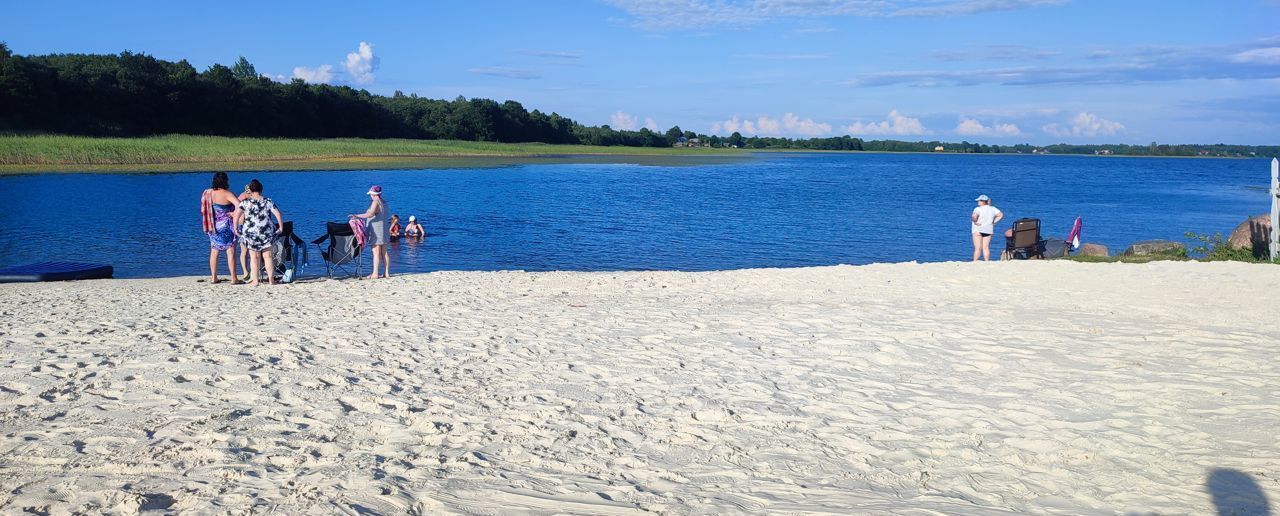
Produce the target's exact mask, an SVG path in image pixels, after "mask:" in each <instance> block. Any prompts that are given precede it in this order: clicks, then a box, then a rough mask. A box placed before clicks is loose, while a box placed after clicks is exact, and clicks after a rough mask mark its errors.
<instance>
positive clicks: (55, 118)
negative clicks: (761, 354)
mask: <svg viewBox="0 0 1280 516" xmlns="http://www.w3.org/2000/svg"><path fill="white" fill-rule="evenodd" d="M0 133H60V134H77V135H90V136H147V135H155V134H198V135H216V136H253V137H280V138H336V137H357V138H415V139H449V140H468V141H496V142H543V143H553V144H556V143H581V144H587V145H604V146H614V145H620V146H631V147H671V146H683V145H688V146H711V147H737V148H746V149H797V150H832V151H882V152H934V151H936V149H937V148H938V147H942V148H943V149H945V150H946V151H948V152H972V153H1017V152H1022V153H1031V152H1042V151H1047V152H1050V153H1055V154H1094V153H1103V152H1104V151H1105V153H1107V154H1125V155H1138V154H1141V155H1166V156H1195V155H1243V156H1248V155H1257V156H1277V155H1280V146H1240V145H1236V146H1230V145H1221V144H1219V145H1216V146H1207V145H1175V146H1170V145H1157V144H1155V143H1152V144H1151V145H1150V146H1139V145H1066V144H1061V145H1051V146H1048V147H1033V146H1031V145H1025V144H1023V145H1012V146H1004V145H982V144H975V143H969V142H960V143H947V142H940V141H928V142H926V141H919V142H905V141H896V140H871V141H865V140H862V139H861V138H854V137H850V136H847V135H846V136H836V137H830V138H807V139H791V138H778V137H761V136H751V137H744V136H743V135H741V134H739V133H737V132H735V133H733V134H731V135H729V136H727V137H721V136H719V135H706V134H700V133H696V132H694V131H684V130H681V129H680V127H679V126H676V127H672V128H671V129H668V130H667V131H665V132H658V131H652V130H650V129H647V128H644V129H640V130H638V131H631V130H617V129H614V128H611V127H609V126H608V125H601V126H586V125H583V124H580V123H578V122H576V121H574V120H572V119H570V118H567V117H564V116H561V115H559V114H558V113H554V112H552V113H550V114H548V113H544V112H542V111H539V110H537V109H534V110H532V111H529V110H527V109H526V108H525V107H524V106H523V105H521V104H520V103H519V102H516V101H513V100H508V101H505V102H502V103H498V102H497V101H494V100H490V99H483V98H471V99H467V98H464V97H461V96H459V97H457V98H455V99H453V100H440V99H429V98H425V97H419V96H417V95H405V94H403V93H401V92H399V91H397V92H395V94H394V95H391V96H383V95H375V94H372V93H369V92H368V91H366V90H357V89H354V88H351V87H348V86H332V85H327V84H307V83H306V82H304V81H302V80H301V79H293V80H292V81H289V82H277V81H274V80H272V79H270V78H268V77H265V76H263V75H261V74H259V73H258V72H257V70H256V69H255V68H254V66H253V64H251V63H250V62H249V61H248V60H247V59H245V58H244V57H241V58H240V59H239V60H238V61H237V62H236V63H235V64H233V65H232V66H225V65H221V64H215V65H213V66H210V67H209V68H208V69H206V70H204V71H197V70H196V69H195V67H193V66H192V65H191V64H190V63H188V62H187V61H186V60H181V61H177V62H173V61H166V60H163V59H156V58H155V57H152V56H149V55H146V54H141V53H134V52H122V53H120V54H52V55H33V56H22V55H14V54H13V53H12V52H10V50H9V48H8V46H7V45H5V44H4V43H2V42H0Z"/></svg>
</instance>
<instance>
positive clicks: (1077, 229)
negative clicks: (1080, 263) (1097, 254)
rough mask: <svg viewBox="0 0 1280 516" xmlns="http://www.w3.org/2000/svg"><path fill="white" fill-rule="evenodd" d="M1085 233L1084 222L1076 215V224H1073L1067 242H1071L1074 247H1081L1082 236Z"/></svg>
mask: <svg viewBox="0 0 1280 516" xmlns="http://www.w3.org/2000/svg"><path fill="white" fill-rule="evenodd" d="M1083 235H1084V222H1083V221H1082V220H1080V217H1076V222H1075V224H1072V225H1071V233H1069V234H1067V243H1068V244H1071V248H1072V249H1076V248H1079V247H1080V237H1081V236H1083Z"/></svg>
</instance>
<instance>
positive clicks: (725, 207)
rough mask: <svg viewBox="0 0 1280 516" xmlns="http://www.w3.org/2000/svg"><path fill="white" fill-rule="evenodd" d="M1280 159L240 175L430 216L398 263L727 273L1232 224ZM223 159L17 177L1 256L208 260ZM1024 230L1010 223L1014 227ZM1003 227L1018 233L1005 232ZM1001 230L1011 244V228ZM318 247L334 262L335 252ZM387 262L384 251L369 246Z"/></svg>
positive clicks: (337, 204)
mask: <svg viewBox="0 0 1280 516" xmlns="http://www.w3.org/2000/svg"><path fill="white" fill-rule="evenodd" d="M1267 167H1268V163H1267V162H1266V161H1265V160H1225V159H1123V158H1117V159H1099V158H1091V157H1071V156H985V155H983V156H979V155H931V154H834V153H832V154H788V155H782V154H763V155H759V156H758V157H757V158H756V159H753V160H749V161H745V162H742V161H737V162H716V161H712V162H706V163H701V164H698V165H693V166H655V165H644V166H641V165H630V164H611V163H559V164H525V165H514V166H506V167H494V168H480V169H422V170H374V171H342V172H258V173H231V174H230V175H231V183H232V189H233V190H235V191H239V189H240V188H241V187H242V186H243V185H244V184H245V183H247V182H248V181H249V179H252V178H255V177H256V178H258V179H260V180H261V181H262V182H263V184H264V185H265V187H266V191H265V192H264V193H265V194H266V195H267V196H268V197H271V198H273V199H274V200H275V201H276V202H277V203H278V204H279V206H280V207H281V209H282V211H283V212H284V215H285V218H286V219H289V220H293V221H294V222H295V227H296V231H297V233H298V234H299V236H301V237H302V238H303V239H304V240H307V241H308V242H309V241H310V240H312V239H314V238H316V237H317V236H319V235H320V234H321V233H323V228H324V222H325V221H330V220H332V221H342V220H345V216H346V214H348V213H353V212H361V211H363V210H364V209H366V208H367V207H368V202H369V201H368V197H366V196H365V195H364V192H365V191H366V190H367V189H368V187H369V186H370V185H372V184H378V185H381V186H382V187H383V188H384V190H385V191H386V193H387V200H388V203H389V205H390V208H391V211H392V212H393V213H396V214H398V215H400V218H401V220H407V219H408V217H409V216H410V215H416V216H417V218H418V220H419V221H421V222H422V224H423V226H424V227H425V228H426V230H427V232H428V236H427V238H426V239H425V240H423V241H421V242H407V241H402V242H398V243H396V244H395V245H393V246H392V248H391V249H390V254H391V258H392V273H393V274H394V273H403V272H419V271H431V270H441V269H464V270H475V269H525V270H616V269H681V270H709V269H730V268H742V267H792V266H806V265H829V264H838V263H853V264H859V263H870V262H882V261H910V260H918V261H940V260H956V259H966V258H967V257H968V255H969V245H970V243H969V234H968V231H969V229H968V215H969V211H970V210H972V208H973V198H974V197H976V196H977V194H979V193H986V194H988V195H991V196H992V197H994V198H995V203H996V205H997V206H999V207H1000V208H1001V209H1002V210H1004V212H1005V214H1006V216H1007V217H1008V218H1007V219H1006V220H1008V221H1012V220H1013V219H1015V218H1018V217H1023V216H1034V217H1039V218H1041V219H1043V221H1044V227H1045V232H1046V233H1047V234H1051V235H1052V234H1058V235H1062V234H1065V233H1066V231H1067V229H1068V228H1069V227H1070V224H1071V222H1072V220H1074V218H1075V217H1076V216H1077V215H1081V216H1083V217H1084V221H1085V240H1086V241H1090V242H1095V243H1102V244H1105V245H1108V246H1110V247H1111V248H1112V250H1113V251H1119V250H1122V249H1123V247H1124V246H1126V245H1128V244H1129V243H1131V242H1133V241H1135V240H1142V239H1149V238H1168V239H1175V240H1181V239H1182V234H1183V233H1184V232H1185V231H1196V232H1202V233H1203V232H1214V231H1224V232H1225V231H1229V230H1230V229H1231V228H1232V227H1234V226H1235V225H1236V224H1237V223H1239V222H1241V221H1243V220H1244V218H1245V217H1246V216H1249V215H1255V214H1258V213H1264V212H1266V211H1267V210H1268V209H1269V204H1268V199H1267V195H1266V191H1265V190H1259V189H1258V188H1257V187H1258V185H1262V184H1265V183H1266V182H1267V181H1269V171H1268V168H1267ZM208 184H209V174H207V173H201V174H136V175H109V174H83V175H80V174H75V175H70V174H68V175H56V174H49V175H28V176H10V177H0V191H3V192H4V193H5V194H6V195H5V197H6V200H7V201H8V203H7V204H8V205H7V207H6V209H5V210H0V266H3V265H13V264H19V263H28V262H34V261H44V260H55V259H57V260H77V261H96V262H107V263H112V264H114V265H115V266H116V271H117V276H120V277H147V276H172V275H202V274H207V265H206V264H207V256H208V254H207V253H208V251H207V249H208V247H207V246H208V242H207V239H206V238H205V237H204V235H203V234H202V233H200V222H199V215H198V210H197V207H198V199H199V195H200V191H201V190H203V189H204V188H206V187H207V186H208ZM1006 227H1007V226H1006ZM997 240H998V239H997ZM997 245H999V242H997ZM312 251H313V252H312V253H311V259H312V262H313V266H312V267H311V268H310V269H309V271H308V272H311V273H314V272H316V270H317V267H318V268H319V269H321V270H322V269H323V266H322V265H320V264H319V262H318V253H315V252H314V249H313V250H312ZM366 259H367V258H366Z"/></svg>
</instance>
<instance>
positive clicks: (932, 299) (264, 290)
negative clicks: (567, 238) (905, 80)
mask: <svg viewBox="0 0 1280 516" xmlns="http://www.w3.org/2000/svg"><path fill="white" fill-rule="evenodd" d="M0 312H2V314H0V513H6V514H7V513H11V512H17V511H20V510H22V509H26V508H30V509H33V510H46V511H49V512H52V513H55V514H65V513H68V512H69V511H86V512H90V513H98V512H112V513H122V514H124V513H132V512H135V511H138V510H140V509H145V508H164V507H168V508H169V509H170V510H189V511H192V512H197V513H222V512H232V513H262V512H272V511H275V512H276V513H280V514H292V513H301V512H308V513H314V512H347V513H352V514H354V513H357V512H360V511H366V510H367V511H375V512H378V513H383V514H397V513H403V512H414V513H421V514H438V513H450V512H455V513H470V514H496V513H502V514H507V513H514V514H521V513H530V514H552V513H591V514H615V513H616V514H622V513H633V512H638V511H640V510H649V511H656V512H660V513H669V514H690V513H691V514H708V513H725V512H729V513H732V512H740V513H761V512H771V513H778V512H783V513H789V512H803V513H823V512H827V513H839V514H867V513H872V514H881V513H904V514H936V513H939V512H940V513H948V514H1005V513H1020V514H1025V513H1031V514H1036V513H1060V514H1113V513H1136V514H1147V513H1160V514H1185V513H1193V514H1205V513H1212V511H1213V510H1214V505H1213V496H1214V495H1215V494H1217V495H1219V497H1220V498H1221V497H1222V495H1223V493H1222V492H1212V491H1214V490H1213V489H1209V488H1207V487H1206V482H1207V479H1208V478H1209V475H1210V474H1211V472H1212V471H1214V470H1215V469H1225V470H1234V471H1235V472H1238V473H1241V474H1243V475H1247V476H1248V477H1243V478H1246V480H1247V479H1248V478H1250V477H1251V478H1252V480H1253V481H1254V482H1256V485H1257V487H1255V488H1253V489H1255V490H1256V489H1260V490H1261V492H1262V493H1265V496H1266V497H1267V498H1269V499H1270V500H1271V502H1270V503H1271V505H1272V507H1273V508H1274V507H1275V506H1277V504H1280V267H1274V266H1260V265H1244V264H1225V263H1215V264H1197V263H1155V264H1148V265H1123V264H1078V263H1063V262H1050V263H1015V264H980V265H971V264H930V265H917V264H898V265H874V266H866V267H830V268H812V269H793V270H748V271H734V272H714V273H698V274H691V273H670V272H655V273H539V274H530V273H521V272H509V273H502V272H498V273H436V274H430V275H420V276H412V277H410V276H405V277H399V278H393V279H391V280H387V281H377V282H370V281H342V282H315V283H308V284H298V285H293V286H278V287H273V288H268V287H265V286H264V287H261V288H259V289H257V290H251V289H249V288H247V287H232V286H229V285H219V286H213V287H211V286H208V285H205V284H203V283H197V282H196V281H195V279H194V278H178V279H166V280H128V281H126V280H115V281H110V280H109V281H93V282H80V283H62V284H38V285H4V286H0ZM1246 484H1247V482H1246ZM1235 487H1241V488H1244V487H1248V486H1247V485H1245V486H1235ZM1219 491H1220V490H1219ZM1247 491H1248V490H1247V489H1245V490H1244V492H1245V494H1246V495H1247ZM1252 500H1254V501H1255V502H1256V501H1257V500H1258V499H1257V498H1256V497H1255V498H1253V499H1252ZM1220 501H1221V500H1220ZM1228 502H1229V503H1237V504H1240V503H1243V504H1248V503H1250V498H1249V497H1248V496H1244V497H1242V498H1237V499H1236V502H1230V501H1228ZM1254 507H1255V508H1257V506H1256V505H1255V506H1254ZM1240 508H1243V509H1248V507H1247V506H1241V507H1240ZM1245 514H1249V513H1247V512H1246V513H1245Z"/></svg>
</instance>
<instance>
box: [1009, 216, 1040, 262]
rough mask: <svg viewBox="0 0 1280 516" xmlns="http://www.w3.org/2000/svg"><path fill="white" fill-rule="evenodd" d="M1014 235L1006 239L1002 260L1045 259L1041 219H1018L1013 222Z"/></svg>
mask: <svg viewBox="0 0 1280 516" xmlns="http://www.w3.org/2000/svg"><path fill="white" fill-rule="evenodd" d="M1012 231H1013V235H1012V236H1009V237H1006V238H1005V246H1004V253H1002V254H1001V255H1000V259H1001V260H1029V259H1031V258H1040V259H1043V258H1044V239H1042V238H1040V219H1029V218H1024V219H1018V220H1015V221H1014V222H1013V230H1012Z"/></svg>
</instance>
